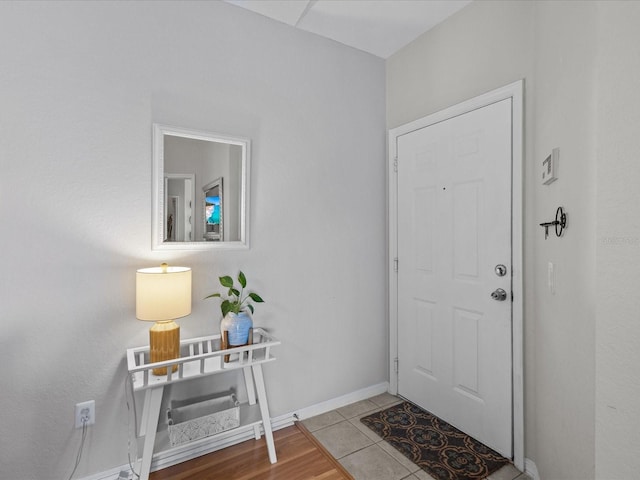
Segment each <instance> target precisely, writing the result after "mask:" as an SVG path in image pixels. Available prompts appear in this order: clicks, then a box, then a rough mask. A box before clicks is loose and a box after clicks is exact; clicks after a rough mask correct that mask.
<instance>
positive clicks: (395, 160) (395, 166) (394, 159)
mask: <svg viewBox="0 0 640 480" xmlns="http://www.w3.org/2000/svg"><path fill="white" fill-rule="evenodd" d="M393 171H394V172H396V173H398V157H397V156H395V157H394V158H393Z"/></svg>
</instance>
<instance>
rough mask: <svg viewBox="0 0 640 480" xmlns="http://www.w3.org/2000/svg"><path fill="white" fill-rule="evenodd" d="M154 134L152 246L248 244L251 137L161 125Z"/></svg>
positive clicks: (183, 246)
mask: <svg viewBox="0 0 640 480" xmlns="http://www.w3.org/2000/svg"><path fill="white" fill-rule="evenodd" d="M153 136H154V141H153V177H154V183H153V187H154V188H153V210H154V212H153V248H154V249H155V250H167V249H168V250H193V249H207V248H247V247H248V246H249V242H248V205H249V200H248V196H249V186H248V185H249V145H250V144H249V140H247V139H244V138H239V137H230V136H228V135H221V134H216V133H209V132H202V131H195V130H187V129H183V128H178V127H169V126H165V125H159V124H154V128H153ZM223 185H224V196H223Z"/></svg>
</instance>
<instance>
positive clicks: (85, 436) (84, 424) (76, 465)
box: [69, 420, 87, 480]
mask: <svg viewBox="0 0 640 480" xmlns="http://www.w3.org/2000/svg"><path fill="white" fill-rule="evenodd" d="M86 438H87V421H86V420H84V421H83V422H82V440H80V447H78V453H77V455H76V464H75V465H74V467H73V471H72V472H71V475H69V480H71V477H73V474H74V473H76V470H77V469H78V465H80V459H81V458H82V450H84V441H85V439H86Z"/></svg>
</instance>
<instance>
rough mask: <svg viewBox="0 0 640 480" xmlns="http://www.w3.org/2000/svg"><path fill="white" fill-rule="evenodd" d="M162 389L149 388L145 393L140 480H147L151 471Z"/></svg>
mask: <svg viewBox="0 0 640 480" xmlns="http://www.w3.org/2000/svg"><path fill="white" fill-rule="evenodd" d="M163 391H164V387H156V388H151V389H149V390H147V391H146V392H145V399H144V411H143V413H142V426H141V431H142V432H144V450H143V453H142V459H141V460H140V480H147V479H148V478H149V472H150V471H151V459H152V457H153V446H154V444H155V442H156V433H157V432H158V419H159V418H160V404H161V403H162V393H163Z"/></svg>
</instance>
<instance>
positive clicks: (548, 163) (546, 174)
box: [542, 148, 560, 185]
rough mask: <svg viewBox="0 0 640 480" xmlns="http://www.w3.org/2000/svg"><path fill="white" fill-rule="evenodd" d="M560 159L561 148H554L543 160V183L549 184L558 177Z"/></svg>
mask: <svg viewBox="0 0 640 480" xmlns="http://www.w3.org/2000/svg"><path fill="white" fill-rule="evenodd" d="M559 161H560V149H559V148H554V149H553V150H551V155H549V156H548V157H547V158H546V159H545V160H544V161H543V162H542V183H543V184H544V185H549V184H550V183H553V182H555V181H556V180H557V179H558V162H559Z"/></svg>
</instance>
